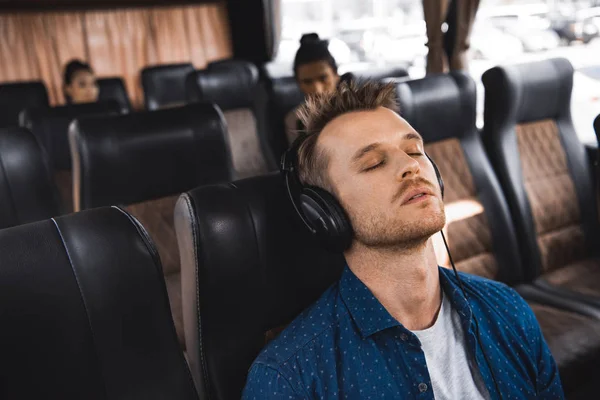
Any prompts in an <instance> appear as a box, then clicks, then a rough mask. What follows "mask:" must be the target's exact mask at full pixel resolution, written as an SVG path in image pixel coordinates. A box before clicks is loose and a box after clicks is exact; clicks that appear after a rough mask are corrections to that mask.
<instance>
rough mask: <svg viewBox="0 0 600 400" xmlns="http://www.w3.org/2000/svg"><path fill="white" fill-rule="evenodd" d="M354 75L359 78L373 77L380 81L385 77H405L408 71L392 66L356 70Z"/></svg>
mask: <svg viewBox="0 0 600 400" xmlns="http://www.w3.org/2000/svg"><path fill="white" fill-rule="evenodd" d="M352 75H353V76H354V77H355V78H358V79H373V80H377V81H380V80H382V79H385V78H404V77H406V76H408V71H407V70H406V69H404V68H401V67H392V68H369V69H366V70H364V71H354V72H352Z"/></svg>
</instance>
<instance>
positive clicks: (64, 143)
mask: <svg viewBox="0 0 600 400" xmlns="http://www.w3.org/2000/svg"><path fill="white" fill-rule="evenodd" d="M120 112H121V106H120V105H119V104H118V103H117V102H116V101H114V100H111V101H106V102H98V103H85V104H69V105H65V106H59V107H51V108H28V109H25V110H23V112H22V113H21V115H20V124H21V126H23V127H25V128H27V129H29V130H30V131H31V132H33V134H34V136H35V137H36V138H37V140H38V143H40V145H41V146H42V149H43V150H44V153H45V156H46V159H47V162H48V165H49V167H50V170H51V171H52V173H53V175H54V180H55V182H56V185H57V187H58V190H59V191H60V195H61V200H62V202H63V204H64V206H65V209H66V210H67V211H70V210H72V209H73V194H72V193H73V183H72V179H71V153H70V151H69V139H68V135H69V126H70V124H71V122H73V120H75V119H76V118H79V117H82V116H89V115H110V114H119V113H120Z"/></svg>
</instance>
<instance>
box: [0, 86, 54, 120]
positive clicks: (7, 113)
mask: <svg viewBox="0 0 600 400" xmlns="http://www.w3.org/2000/svg"><path fill="white" fill-rule="evenodd" d="M31 107H36V108H37V107H40V108H41V107H49V103H48V92H47V91H46V86H45V85H44V83H43V82H41V81H32V82H17V83H3V84H0V128H5V127H15V126H18V125H19V114H20V113H21V111H22V110H23V109H25V108H31Z"/></svg>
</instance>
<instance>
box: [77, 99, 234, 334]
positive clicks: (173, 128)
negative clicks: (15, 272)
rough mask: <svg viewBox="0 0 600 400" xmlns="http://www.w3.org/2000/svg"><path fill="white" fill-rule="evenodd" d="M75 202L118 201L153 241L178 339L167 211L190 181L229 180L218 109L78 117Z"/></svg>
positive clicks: (173, 247)
mask: <svg viewBox="0 0 600 400" xmlns="http://www.w3.org/2000/svg"><path fill="white" fill-rule="evenodd" d="M70 143H71V152H72V154H73V182H74V202H75V210H76V211H79V210H85V209H89V208H94V207H100V206H106V205H115V204H117V205H121V206H123V207H124V208H125V209H127V211H128V212H130V213H131V214H132V215H134V216H135V217H136V218H137V219H139V221H140V222H141V223H142V224H143V225H144V226H145V227H146V229H147V230H148V232H149V233H150V235H151V237H152V238H153V239H154V241H155V242H156V246H157V248H158V252H159V255H160V258H161V260H162V265H163V271H164V274H165V279H166V282H167V289H168V292H169V297H170V299H171V308H172V310H173V317H174V320H175V326H176V327H177V332H178V335H179V338H180V340H181V343H182V344H183V343H184V340H183V326H182V317H181V294H180V292H181V279H180V263H179V253H178V247H177V240H176V237H175V231H174V227H173V211H174V208H175V202H176V201H177V198H178V196H179V195H180V194H181V193H182V192H184V191H186V190H190V189H192V188H194V187H196V186H199V185H204V184H209V183H215V182H221V181H229V179H230V177H231V165H230V164H231V161H230V155H229V150H228V147H227V144H226V141H225V126H224V122H223V119H222V115H221V113H220V112H219V111H218V109H217V108H216V107H215V106H213V105H211V104H193V105H188V106H185V107H180V108H172V109H164V110H158V111H145V112H140V113H135V114H128V115H120V116H109V117H93V118H82V119H79V120H77V122H75V123H74V124H73V127H72V129H71V132H70Z"/></svg>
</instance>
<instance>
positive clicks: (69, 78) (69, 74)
mask: <svg viewBox="0 0 600 400" xmlns="http://www.w3.org/2000/svg"><path fill="white" fill-rule="evenodd" d="M79 71H86V72H90V73H92V74H93V73H94V70H93V69H92V67H90V64H87V63H84V62H82V61H79V60H72V61H70V62H69V63H68V64H67V65H66V66H65V73H64V77H63V79H64V83H65V85H70V84H71V82H73V77H74V76H75V74H76V73H77V72H79Z"/></svg>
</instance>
